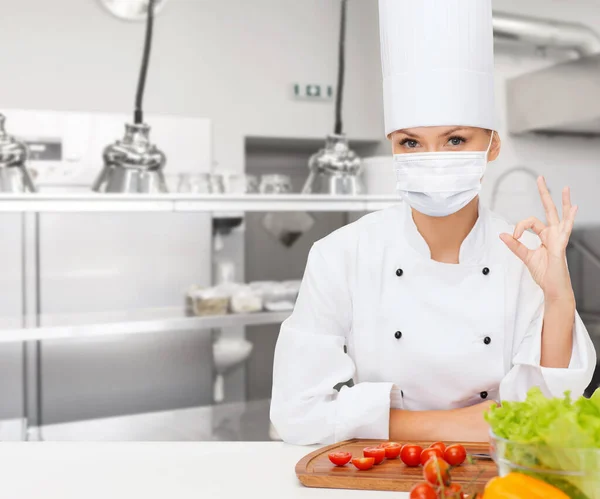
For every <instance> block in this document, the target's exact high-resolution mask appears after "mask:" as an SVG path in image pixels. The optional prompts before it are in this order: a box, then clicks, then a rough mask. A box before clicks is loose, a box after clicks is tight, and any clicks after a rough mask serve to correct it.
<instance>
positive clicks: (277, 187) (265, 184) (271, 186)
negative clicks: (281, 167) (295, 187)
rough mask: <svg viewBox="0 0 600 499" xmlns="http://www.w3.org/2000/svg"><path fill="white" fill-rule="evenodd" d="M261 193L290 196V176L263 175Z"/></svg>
mask: <svg viewBox="0 0 600 499" xmlns="http://www.w3.org/2000/svg"><path fill="white" fill-rule="evenodd" d="M260 192H261V193H262V194H288V193H290V192H292V179H291V178H290V176H289V175H279V174H272V175H262V176H261V178H260Z"/></svg>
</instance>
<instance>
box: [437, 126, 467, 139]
mask: <svg viewBox="0 0 600 499" xmlns="http://www.w3.org/2000/svg"><path fill="white" fill-rule="evenodd" d="M459 130H465V127H464V126H457V127H454V128H451V129H450V130H448V131H447V132H444V133H443V134H441V135H440V137H448V136H449V135H452V134H453V133H456V132H458V131H459Z"/></svg>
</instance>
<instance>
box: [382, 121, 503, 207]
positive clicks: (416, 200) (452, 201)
mask: <svg viewBox="0 0 600 499" xmlns="http://www.w3.org/2000/svg"><path fill="white" fill-rule="evenodd" d="M493 138H494V132H492V137H491V138H490V144H489V145H488V148H487V150H486V151H464V152H425V153H406V154H394V164H395V169H396V176H397V178H398V183H397V184H396V189H397V190H398V191H399V192H400V195H401V196H402V198H403V199H404V201H406V202H407V203H408V204H409V205H410V206H411V207H412V208H414V209H415V210H417V211H418V212H420V213H423V214H425V215H429V216H431V217H447V216H448V215H452V214H453V213H456V212H457V211H459V210H461V209H462V208H464V207H465V206H466V205H467V204H469V203H470V202H471V201H472V200H473V199H474V198H475V196H477V194H479V192H480V191H481V179H482V178H483V174H484V173H485V168H486V166H487V157H488V153H489V151H490V147H491V146H492V140H493Z"/></svg>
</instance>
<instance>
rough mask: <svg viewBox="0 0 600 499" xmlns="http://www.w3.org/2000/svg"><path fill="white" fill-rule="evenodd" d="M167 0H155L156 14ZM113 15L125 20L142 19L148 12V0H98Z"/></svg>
mask: <svg viewBox="0 0 600 499" xmlns="http://www.w3.org/2000/svg"><path fill="white" fill-rule="evenodd" d="M167 1H168V0H155V5H154V13H155V14H158V13H159V12H160V11H161V10H162V9H163V7H164V6H165V4H166V3H167ZM100 3H101V4H102V5H103V6H104V7H105V8H106V10H108V12H110V13H111V14H112V15H113V16H115V17H118V18H119V19H124V20H126V21H142V20H144V19H146V15H147V13H148V5H149V0H100Z"/></svg>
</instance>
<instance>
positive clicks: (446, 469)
mask: <svg viewBox="0 0 600 499" xmlns="http://www.w3.org/2000/svg"><path fill="white" fill-rule="evenodd" d="M423 476H424V477H425V480H426V481H427V482H429V483H430V484H431V485H433V486H435V487H440V486H441V485H450V465H449V464H448V463H447V462H446V461H444V460H443V459H442V458H440V457H432V458H431V459H429V460H428V461H427V462H426V463H425V466H423Z"/></svg>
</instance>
